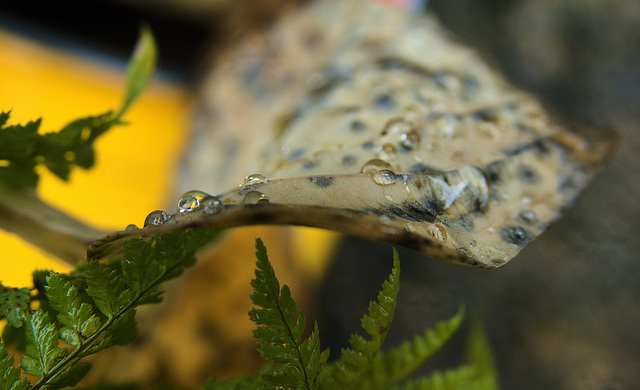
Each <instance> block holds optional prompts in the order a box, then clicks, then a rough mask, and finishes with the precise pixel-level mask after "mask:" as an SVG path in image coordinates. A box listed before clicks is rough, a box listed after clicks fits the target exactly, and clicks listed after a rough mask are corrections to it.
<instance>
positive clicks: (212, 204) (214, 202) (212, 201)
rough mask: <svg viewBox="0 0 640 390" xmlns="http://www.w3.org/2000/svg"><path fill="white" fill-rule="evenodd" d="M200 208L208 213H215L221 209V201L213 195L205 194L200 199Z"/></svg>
mask: <svg viewBox="0 0 640 390" xmlns="http://www.w3.org/2000/svg"><path fill="white" fill-rule="evenodd" d="M200 209H202V212H204V213H205V214H208V215H212V214H217V213H219V212H220V211H221V210H222V202H220V199H218V198H216V197H215V196H207V197H205V198H203V199H202V200H201V201H200Z"/></svg>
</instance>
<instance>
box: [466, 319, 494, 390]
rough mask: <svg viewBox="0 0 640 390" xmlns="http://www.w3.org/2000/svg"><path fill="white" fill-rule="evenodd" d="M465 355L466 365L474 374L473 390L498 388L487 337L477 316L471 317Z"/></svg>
mask: <svg viewBox="0 0 640 390" xmlns="http://www.w3.org/2000/svg"><path fill="white" fill-rule="evenodd" d="M465 355H466V356H465V360H466V362H467V364H468V365H469V366H471V367H473V368H474V370H475V372H476V377H475V382H474V386H475V387H473V389H479V390H497V389H499V388H500V384H499V382H498V373H497V370H496V366H495V362H494V359H493V353H492V352H491V345H490V343H489V336H488V335H487V331H486V330H485V327H484V325H483V323H482V320H481V319H480V317H479V316H478V315H474V316H472V317H471V327H470V330H469V336H468V339H467V345H466V350H465Z"/></svg>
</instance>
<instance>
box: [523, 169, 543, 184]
mask: <svg viewBox="0 0 640 390" xmlns="http://www.w3.org/2000/svg"><path fill="white" fill-rule="evenodd" d="M518 177H519V178H520V180H522V181H524V182H525V183H529V184H534V183H537V182H538V181H540V177H538V174H537V173H536V171H534V170H533V168H531V167H528V166H526V165H520V166H519V167H518Z"/></svg>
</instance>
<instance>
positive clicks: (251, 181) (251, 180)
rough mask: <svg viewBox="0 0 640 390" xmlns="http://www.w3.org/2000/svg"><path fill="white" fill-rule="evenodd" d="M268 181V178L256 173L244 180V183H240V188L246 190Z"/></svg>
mask: <svg viewBox="0 0 640 390" xmlns="http://www.w3.org/2000/svg"><path fill="white" fill-rule="evenodd" d="M266 181H267V178H266V177H264V176H263V175H261V174H259V173H254V174H252V175H249V176H247V177H245V178H244V181H243V182H242V183H240V185H239V187H240V188H245V187H248V186H252V185H255V184H262V183H265V182H266Z"/></svg>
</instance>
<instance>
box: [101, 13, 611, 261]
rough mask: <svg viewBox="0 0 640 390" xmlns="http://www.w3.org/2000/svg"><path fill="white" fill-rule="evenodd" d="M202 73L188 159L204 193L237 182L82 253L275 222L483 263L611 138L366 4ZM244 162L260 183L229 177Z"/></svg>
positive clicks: (264, 39)
mask: <svg viewBox="0 0 640 390" xmlns="http://www.w3.org/2000/svg"><path fill="white" fill-rule="evenodd" d="M350 21H353V22H350ZM208 84H209V85H210V86H211V89H210V90H211V92H210V93H211V96H209V97H208V98H207V101H211V102H213V106H212V107H211V110H215V112H216V114H217V118H216V120H215V121H214V123H215V129H212V130H211V131H212V132H211V134H208V137H207V140H208V141H203V142H202V145H201V146H200V147H199V148H196V149H195V150H194V151H193V156H191V158H190V159H189V161H190V162H191V163H194V162H195V163H196V164H197V162H199V161H200V162H202V164H200V165H199V166H198V165H196V166H190V167H188V168H192V169H188V170H189V171H192V173H191V174H192V175H194V176H197V175H208V177H209V181H208V182H210V183H211V184H210V185H208V186H207V188H205V190H206V191H210V192H211V193H216V194H217V193H219V192H220V191H222V188H224V189H228V188H230V187H231V188H233V187H236V189H234V190H231V191H229V192H226V193H223V194H222V195H219V196H218V198H219V200H220V201H221V203H222V207H221V208H220V210H216V212H215V213H212V212H205V211H204V210H202V208H201V209H198V210H195V211H193V212H189V213H182V214H180V213H176V214H175V215H174V216H173V217H172V218H171V219H170V220H168V221H166V223H164V224H163V226H161V227H158V226H149V227H147V228H145V229H142V230H130V231H128V232H118V233H115V234H114V235H111V236H108V237H105V238H104V239H102V240H99V241H96V242H95V243H94V244H93V245H92V246H91V247H90V248H89V255H90V256H96V257H99V256H102V255H104V254H106V253H108V252H109V251H110V250H112V249H113V248H117V246H118V245H119V240H120V239H121V238H125V237H128V236H131V235H144V234H152V233H156V232H161V231H169V230H176V229H184V228H187V227H192V226H217V227H230V226H238V225H244V224H270V223H273V224H298V225H307V226H316V227H323V228H328V229H335V230H337V231H340V232H344V233H348V234H353V235H357V236H361V237H365V238H370V239H374V240H383V241H388V242H392V243H398V244H402V245H406V246H409V247H412V248H414V249H417V250H420V251H422V252H423V253H425V254H426V255H429V256H431V257H435V258H439V259H442V260H447V261H452V262H456V263H462V264H467V265H474V266H481V267H489V268H494V267H498V266H502V265H504V264H506V263H507V262H508V261H509V260H510V259H512V258H513V257H514V256H515V255H516V254H517V253H518V252H519V251H520V250H521V249H522V248H523V247H524V246H525V245H526V244H528V243H529V242H530V241H531V240H532V239H533V238H535V237H536V236H537V235H539V234H540V233H542V231H543V230H544V229H545V228H546V227H548V226H549V225H550V224H551V223H552V222H553V221H555V220H556V219H557V218H558V217H559V216H560V212H561V210H562V209H563V208H565V207H567V206H568V205H569V204H571V203H572V201H573V200H574V198H575V197H576V196H577V195H578V194H579V192H580V191H582V189H584V187H585V186H586V184H587V183H588V181H589V180H590V179H591V177H592V176H593V174H594V173H595V172H596V171H597V170H598V169H599V168H600V167H601V166H602V164H603V162H604V161H605V160H606V158H607V156H608V155H609V153H610V152H611V149H612V144H613V142H612V140H611V137H610V136H607V135H605V134H602V133H597V132H588V131H585V130H579V129H577V128H575V127H570V126H565V125H563V124H561V123H559V122H558V121H556V120H554V119H553V118H552V117H551V116H550V115H549V114H547V113H546V111H545V110H544V109H543V108H542V107H541V105H540V104H539V103H538V102H537V101H536V100H535V99H534V98H532V97H531V96H529V95H528V94H526V93H524V92H521V91H519V90H517V89H516V88H514V87H512V86H510V85H509V84H508V83H507V82H506V81H504V80H503V79H502V78H501V77H500V76H499V75H497V74H496V73H495V72H493V71H492V70H491V69H490V68H489V67H488V66H487V65H486V64H485V63H484V62H483V61H482V59H481V58H480V56H479V55H477V54H476V53H475V52H474V51H472V50H470V49H469V48H467V47H464V46H462V45H460V44H458V43H456V42H454V41H452V40H451V39H450V38H448V37H447V36H446V34H445V33H444V32H443V31H442V30H441V29H440V28H439V26H438V25H437V23H436V22H435V21H434V20H433V19H431V18H429V17H422V16H415V15H411V14H408V13H405V12H403V11H400V10H395V9H390V8H387V7H384V6H381V5H377V4H375V3H372V2H368V1H353V2H318V3H314V4H313V5H312V6H311V8H310V9H309V10H308V11H307V12H304V13H301V14H297V15H293V16H292V17H289V18H285V19H284V20H283V21H282V23H280V24H279V25H278V26H276V27H275V28H274V30H273V31H271V32H270V33H269V34H266V35H263V36H259V37H256V38H255V39H253V40H249V42H247V43H246V44H245V45H242V46H240V47H239V48H238V49H237V50H236V51H234V52H232V53H231V54H230V55H229V56H228V57H226V58H224V59H223V60H222V61H221V63H220V65H219V67H218V69H217V71H216V72H214V74H213V76H212V77H211V79H210V80H208ZM205 155H206V156H211V155H214V156H216V158H214V161H215V163H214V164H208V165H207V164H206V163H205V161H210V159H209V160H207V159H205V158H204V156H205ZM198 156H200V157H203V158H201V159H199V158H198ZM372 166H373V168H372ZM383 168H385V169H387V171H382V172H378V173H375V172H376V169H378V170H379V169H383ZM255 172H259V173H261V174H263V175H265V176H266V177H267V178H268V179H269V180H267V181H266V182H260V183H255V184H254V183H247V184H245V185H242V186H240V187H238V186H237V183H239V182H240V181H241V179H242V178H243V177H245V176H246V175H249V174H251V173H255ZM380 175H383V176H384V175H386V176H384V177H382V176H380ZM201 182H202V181H201ZM234 183H235V184H234Z"/></svg>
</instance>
